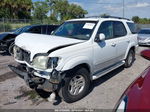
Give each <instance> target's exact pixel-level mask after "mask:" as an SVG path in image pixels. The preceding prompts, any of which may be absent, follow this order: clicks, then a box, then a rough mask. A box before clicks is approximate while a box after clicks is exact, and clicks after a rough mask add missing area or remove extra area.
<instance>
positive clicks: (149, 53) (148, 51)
mask: <svg viewBox="0 0 150 112" xmlns="http://www.w3.org/2000/svg"><path fill="white" fill-rule="evenodd" d="M141 56H143V57H144V58H146V59H148V60H150V49H146V50H143V51H142V52H141Z"/></svg>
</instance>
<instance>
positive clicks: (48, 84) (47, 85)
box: [9, 65, 61, 92]
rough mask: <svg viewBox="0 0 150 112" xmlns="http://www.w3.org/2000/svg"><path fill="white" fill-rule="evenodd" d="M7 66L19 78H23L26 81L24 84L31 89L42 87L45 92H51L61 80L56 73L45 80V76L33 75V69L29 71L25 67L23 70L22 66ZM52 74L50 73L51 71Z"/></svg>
mask: <svg viewBox="0 0 150 112" xmlns="http://www.w3.org/2000/svg"><path fill="white" fill-rule="evenodd" d="M9 68H10V69H11V70H12V71H13V72H15V73H16V74H17V75H18V76H19V77H20V78H22V79H24V81H25V82H26V84H27V85H28V86H29V87H30V88H32V89H35V88H36V89H42V90H44V91H47V92H53V91H55V90H57V89H58V85H59V84H60V82H61V80H60V79H61V78H59V79H58V77H57V76H58V73H57V74H56V72H55V74H54V73H53V75H55V77H52V75H51V79H50V80H47V79H45V78H41V77H38V76H35V75H34V70H30V71H28V72H27V71H26V70H25V69H24V70H23V67H22V66H17V67H15V66H12V65H9ZM51 74H52V73H51Z"/></svg>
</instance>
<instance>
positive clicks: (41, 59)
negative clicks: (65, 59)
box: [32, 56, 49, 69]
mask: <svg viewBox="0 0 150 112" xmlns="http://www.w3.org/2000/svg"><path fill="white" fill-rule="evenodd" d="M48 60H49V57H48V56H36V57H35V58H34V59H33V62H32V65H33V67H35V68H37V69H47V63H48Z"/></svg>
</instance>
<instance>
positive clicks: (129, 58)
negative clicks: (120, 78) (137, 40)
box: [125, 49, 135, 68]
mask: <svg viewBox="0 0 150 112" xmlns="http://www.w3.org/2000/svg"><path fill="white" fill-rule="evenodd" d="M134 59H135V52H134V50H132V49H131V50H130V51H129V53H128V56H127V58H126V59H125V67H126V68H128V67H131V66H132V64H133V62H134Z"/></svg>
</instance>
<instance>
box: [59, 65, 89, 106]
mask: <svg viewBox="0 0 150 112" xmlns="http://www.w3.org/2000/svg"><path fill="white" fill-rule="evenodd" d="M89 76H90V75H89V72H88V71H87V70H86V69H85V68H80V69H76V70H75V71H74V73H73V75H71V76H70V77H65V78H64V85H63V86H62V87H61V89H60V91H59V95H60V97H62V98H63V100H64V101H66V102H67V103H72V102H75V101H78V100H80V99H81V98H83V97H84V96H85V95H86V94H87V93H88V91H89V87H90V78H89Z"/></svg>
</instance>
